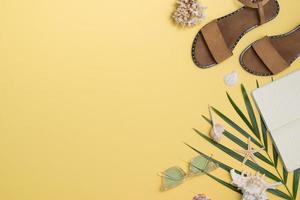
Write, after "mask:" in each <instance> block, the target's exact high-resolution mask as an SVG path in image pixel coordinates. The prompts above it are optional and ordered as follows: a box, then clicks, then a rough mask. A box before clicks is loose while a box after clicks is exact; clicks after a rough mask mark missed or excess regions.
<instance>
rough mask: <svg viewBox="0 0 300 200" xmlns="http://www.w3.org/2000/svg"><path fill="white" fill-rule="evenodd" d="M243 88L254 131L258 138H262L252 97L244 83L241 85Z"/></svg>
mask: <svg viewBox="0 0 300 200" xmlns="http://www.w3.org/2000/svg"><path fill="white" fill-rule="evenodd" d="M241 90H242V94H243V98H244V102H245V105H246V108H247V111H248V115H249V118H250V121H251V123H252V126H253V130H254V132H253V133H254V134H255V135H256V136H257V138H258V139H260V134H259V129H258V125H257V121H256V117H255V114H254V110H253V107H252V104H251V102H250V99H249V97H248V93H247V91H246V89H245V87H244V85H243V84H242V85H241Z"/></svg>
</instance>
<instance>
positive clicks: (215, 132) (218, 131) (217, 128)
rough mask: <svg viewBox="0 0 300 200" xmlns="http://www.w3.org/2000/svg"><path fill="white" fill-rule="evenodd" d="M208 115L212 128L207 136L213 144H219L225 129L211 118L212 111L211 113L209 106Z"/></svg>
mask: <svg viewBox="0 0 300 200" xmlns="http://www.w3.org/2000/svg"><path fill="white" fill-rule="evenodd" d="M209 114H210V118H211V121H212V128H211V130H210V132H209V135H210V137H211V138H212V139H213V140H214V141H215V142H220V141H221V139H222V136H223V133H224V131H225V127H224V126H223V125H222V124H219V123H217V122H216V120H215V119H214V117H213V116H212V111H211V107H210V106H209Z"/></svg>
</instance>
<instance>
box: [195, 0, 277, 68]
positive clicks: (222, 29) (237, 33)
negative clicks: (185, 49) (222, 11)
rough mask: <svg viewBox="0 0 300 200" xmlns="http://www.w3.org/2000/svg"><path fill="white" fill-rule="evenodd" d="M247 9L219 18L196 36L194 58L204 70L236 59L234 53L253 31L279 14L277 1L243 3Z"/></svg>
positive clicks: (262, 0)
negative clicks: (236, 47)
mask: <svg viewBox="0 0 300 200" xmlns="http://www.w3.org/2000/svg"><path fill="white" fill-rule="evenodd" d="M239 1H240V2H241V3H243V4H244V5H245V6H244V7H242V8H240V9H238V10H237V11H235V12H233V13H231V14H229V15H226V16H224V17H221V18H219V19H216V20H214V21H212V22H210V23H208V24H206V25H205V26H204V27H202V28H201V30H200V31H199V32H198V34H197V35H196V37H195V39H194V42H193V47H192V58H193V61H194V63H195V64H196V65H197V66H198V67H200V68H209V67H212V66H214V65H216V64H218V63H221V62H223V61H224V60H226V59H227V58H229V57H230V56H232V50H233V49H234V47H235V46H236V45H237V43H238V42H239V40H240V39H241V38H242V37H243V36H244V35H245V34H246V33H247V32H249V31H250V30H252V29H254V28H256V27H257V26H259V25H261V24H264V23H266V22H268V21H271V20H272V19H274V18H275V17H276V16H277V15H278V13H279V4H278V2H277V0H239Z"/></svg>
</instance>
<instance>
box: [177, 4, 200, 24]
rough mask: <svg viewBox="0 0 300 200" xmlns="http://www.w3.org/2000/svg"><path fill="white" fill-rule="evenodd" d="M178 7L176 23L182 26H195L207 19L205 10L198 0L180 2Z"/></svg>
mask: <svg viewBox="0 0 300 200" xmlns="http://www.w3.org/2000/svg"><path fill="white" fill-rule="evenodd" d="M177 4H178V7H177V9H176V11H175V12H174V13H173V15H172V17H173V19H174V21H175V22H176V23H177V24H179V25H181V26H188V27H191V26H195V25H197V24H199V23H200V22H201V20H202V19H204V18H205V14H204V10H205V9H206V7H204V6H202V5H201V4H200V3H199V2H198V1H197V0H178V1H177Z"/></svg>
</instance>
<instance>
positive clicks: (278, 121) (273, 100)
mask: <svg viewBox="0 0 300 200" xmlns="http://www.w3.org/2000/svg"><path fill="white" fill-rule="evenodd" d="M253 97H254V99H255V101H256V104H257V106H258V108H259V110H260V112H261V114H262V116H263V119H264V121H265V123H266V126H267V128H268V130H269V131H270V133H271V136H272V138H273V141H274V142H275V145H276V148H277V150H278V152H279V154H280V156H281V158H282V160H283V163H284V165H285V167H286V169H287V171H289V172H291V171H294V170H296V169H298V168H300V71H296V72H294V73H292V74H289V75H287V76H285V77H283V78H281V79H278V80H276V81H274V82H272V83H270V84H268V85H265V86H263V87H261V88H259V89H256V90H254V91H253Z"/></svg>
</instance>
